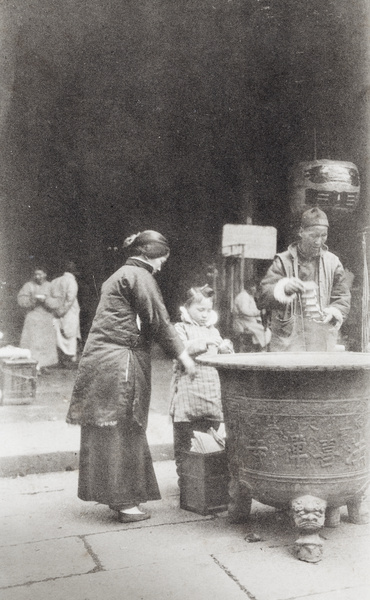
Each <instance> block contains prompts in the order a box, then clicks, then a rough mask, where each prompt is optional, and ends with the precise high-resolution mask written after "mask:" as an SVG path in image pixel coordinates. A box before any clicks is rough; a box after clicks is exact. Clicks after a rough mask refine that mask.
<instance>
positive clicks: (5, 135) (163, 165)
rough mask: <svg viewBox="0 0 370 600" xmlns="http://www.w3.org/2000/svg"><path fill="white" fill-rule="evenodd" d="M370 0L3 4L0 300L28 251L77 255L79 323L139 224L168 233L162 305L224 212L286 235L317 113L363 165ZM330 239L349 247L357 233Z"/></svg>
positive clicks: (208, 245)
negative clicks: (291, 192)
mask: <svg viewBox="0 0 370 600" xmlns="http://www.w3.org/2000/svg"><path fill="white" fill-rule="evenodd" d="M366 6H367V3H366V2H365V1H364V2H362V0H354V1H353V2H351V3H348V2H347V1H345V0H335V1H334V0H332V1H331V2H325V3H322V1H321V0H320V1H319V0H313V1H311V2H309V3H308V2H307V1H306V0H289V1H286V0H280V1H275V2H267V1H266V0H259V1H258V0H233V1H231V2H230V1H226V0H216V1H212V2H211V1H206V2H199V1H195V0H192V1H188V2H180V3H177V2H173V0H158V1H155V0H136V1H135V2H130V1H127V2H122V0H110V1H107V0H104V1H103V0H89V2H87V1H86V0H69V1H65V2H63V3H60V2H58V1H56V0H54V1H53V0H35V1H34V2H32V3H28V2H25V1H24V0H14V1H12V2H8V3H3V4H2V6H1V9H0V11H1V13H2V14H1V17H2V18H3V23H4V36H3V48H2V50H3V52H2V54H1V56H2V59H1V64H0V68H1V73H2V80H3V81H4V85H3V89H2V92H1V95H0V108H1V119H0V135H1V145H0V146H1V147H0V157H1V162H0V170H1V178H0V180H1V202H2V214H3V215H4V217H3V228H2V255H3V260H4V265H3V271H2V281H3V282H4V281H6V284H3V290H4V297H5V298H8V303H9V302H10V305H11V306H13V307H14V295H15V294H16V292H17V291H18V289H19V287H20V285H21V284H22V283H23V282H24V281H25V280H26V279H27V277H28V275H29V271H30V269H31V268H32V266H33V265H34V264H35V263H36V262H38V261H40V260H41V261H43V262H45V263H46V264H47V265H48V267H49V271H50V275H51V276H53V275H55V274H56V272H57V271H58V269H59V266H60V262H61V261H62V260H64V259H65V258H66V257H73V258H75V259H77V262H78V263H79V267H80V271H81V276H80V287H81V302H82V304H83V308H84V313H83V321H84V323H85V325H86V326H85V329H86V328H87V327H88V323H89V320H90V319H91V315H92V314H93V311H94V308H95V305H96V293H95V289H98V288H99V287H100V284H101V282H102V281H103V280H104V279H105V278H106V277H107V275H109V274H110V273H111V272H112V271H113V270H114V269H115V268H116V267H117V266H119V264H121V261H122V260H123V256H122V252H121V245H122V241H123V239H124V237H125V236H127V235H129V234H131V233H133V232H136V231H138V230H142V229H144V228H151V229H158V230H159V231H161V232H162V233H164V234H165V235H166V236H168V237H169V239H170V241H171V246H172V248H173V250H172V255H171V258H170V261H169V264H168V266H167V267H166V272H165V274H164V275H162V276H161V285H162V288H163V291H164V295H165V297H166V300H167V301H168V304H169V307H170V309H171V312H172V313H174V312H175V310H176V307H177V305H178V304H179V302H180V301H181V296H182V294H183V291H184V290H185V289H186V288H187V287H189V286H190V285H193V284H194V283H200V282H202V281H204V279H205V274H206V270H207V265H208V263H209V262H212V261H213V260H214V258H215V257H217V254H218V253H219V249H220V241H221V231H222V226H223V224H224V223H233V222H234V223H237V222H243V221H244V219H245V216H246V214H249V215H252V216H253V219H254V222H255V223H257V224H268V225H274V226H276V227H278V229H279V246H281V247H283V246H284V245H285V244H286V243H287V241H288V237H289V234H288V228H287V227H286V225H287V221H288V220H289V210H288V203H287V192H288V173H289V168H290V166H291V165H292V163H293V162H294V161H295V160H305V159H311V158H312V155H313V131H314V129H315V128H316V132H317V151H318V155H319V157H320V156H322V157H326V158H337V159H341V160H351V161H353V162H355V163H356V164H357V165H358V166H359V168H360V170H362V171H363V172H365V164H366V158H367V157H366V141H365V137H366V136H365V133H364V114H363V112H364V111H363V108H362V104H361V102H363V100H362V99H363V88H364V80H365V78H366V61H365V58H364V52H365V32H364V25H365V22H366V18H365V17H366ZM363 210H364V209H363V208H360V209H359V211H358V213H356V215H354V218H353V219H352V221H353V223H351V228H352V229H353V231H355V230H356V228H357V227H358V222H359V221H361V220H362V219H363V217H362V214H363ZM361 211H362V212H361ZM347 225H348V224H347ZM339 239H342V236H341V235H340V234H338V233H336V234H335V239H333V240H332V241H333V244H334V246H336V245H338V243H336V242H337V241H338V240H339ZM339 245H340V244H339ZM342 246H343V248H341V252H342V254H343V253H344V255H348V261H349V263H350V264H351V263H354V262H356V257H357V254H356V252H357V250H354V245H353V244H351V243H348V244H347V243H343V244H342ZM115 248H117V250H115ZM15 314H16V313H15V312H14V315H15ZM18 317H19V315H18ZM13 324H14V323H13Z"/></svg>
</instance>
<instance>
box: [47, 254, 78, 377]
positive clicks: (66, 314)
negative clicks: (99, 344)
mask: <svg viewBox="0 0 370 600" xmlns="http://www.w3.org/2000/svg"><path fill="white" fill-rule="evenodd" d="M75 273H77V269H76V265H75V263H74V262H73V261H68V262H67V263H66V265H65V271H64V273H63V275H62V276H61V277H57V278H56V279H53V281H52V282H51V291H50V294H51V304H52V306H53V310H54V317H55V318H54V327H55V331H56V336H57V346H58V350H59V363H60V365H61V366H62V367H68V366H71V363H72V364H73V363H75V362H76V357H77V340H79V339H81V333H80V306H79V303H78V299H77V293H78V284H77V280H76V277H75Z"/></svg>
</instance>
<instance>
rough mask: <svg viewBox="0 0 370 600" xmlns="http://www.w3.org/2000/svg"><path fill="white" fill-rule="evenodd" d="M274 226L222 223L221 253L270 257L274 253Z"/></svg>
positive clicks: (250, 256) (272, 256)
mask: <svg viewBox="0 0 370 600" xmlns="http://www.w3.org/2000/svg"><path fill="white" fill-rule="evenodd" d="M276 234H277V231H276V229H275V227H263V226H260V225H224V226H223V229H222V255H223V256H244V258H259V259H266V260H268V259H271V258H274V256H275V254H276Z"/></svg>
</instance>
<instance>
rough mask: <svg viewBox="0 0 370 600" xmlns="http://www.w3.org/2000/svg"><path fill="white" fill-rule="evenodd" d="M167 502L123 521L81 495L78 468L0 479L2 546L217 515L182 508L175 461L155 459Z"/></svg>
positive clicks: (163, 501)
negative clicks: (128, 521)
mask: <svg viewBox="0 0 370 600" xmlns="http://www.w3.org/2000/svg"><path fill="white" fill-rule="evenodd" d="M155 471H156V474H157V479H158V482H159V486H160V490H161V494H162V500H160V501H156V502H148V503H147V504H146V505H145V506H146V508H148V510H150V512H151V513H152V518H151V519H149V520H148V521H142V522H141V523H132V524H128V525H127V524H123V523H119V522H118V521H117V519H116V513H115V512H114V511H112V510H110V509H109V508H108V507H106V506H103V505H101V504H96V503H94V502H83V501H82V500H79V499H78V498H77V479H78V473H77V472H75V471H74V472H66V473H49V474H41V475H28V476H27V477H17V478H15V479H11V478H9V479H8V478H3V479H0V520H1V528H0V530H1V541H0V544H1V545H11V544H23V543H28V542H31V541H37V540H46V539H53V538H58V537H66V536H74V535H79V536H86V535H89V534H93V533H105V532H112V531H122V530H124V529H135V528H140V527H151V526H158V525H161V524H166V523H167V524H168V523H183V522H185V523H186V522H190V521H200V520H207V519H211V518H212V517H208V516H205V517H203V516H201V515H198V514H196V513H193V512H189V511H185V510H180V509H179V489H178V486H177V475H176V468H175V464H174V462H173V461H161V462H158V463H155Z"/></svg>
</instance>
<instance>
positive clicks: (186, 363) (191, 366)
mask: <svg viewBox="0 0 370 600" xmlns="http://www.w3.org/2000/svg"><path fill="white" fill-rule="evenodd" d="M178 360H179V361H180V362H181V364H182V366H183V367H184V369H185V372H186V374H187V375H189V377H190V379H194V377H195V362H194V361H193V359H192V358H191V356H189V354H188V352H187V350H184V351H183V352H182V353H181V354H180V356H179V357H178Z"/></svg>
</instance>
